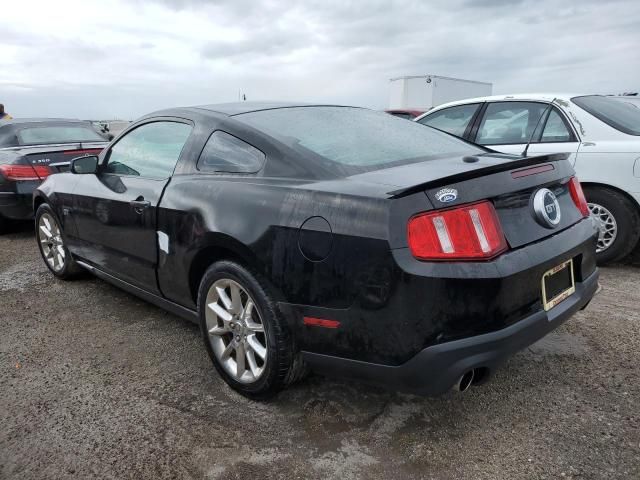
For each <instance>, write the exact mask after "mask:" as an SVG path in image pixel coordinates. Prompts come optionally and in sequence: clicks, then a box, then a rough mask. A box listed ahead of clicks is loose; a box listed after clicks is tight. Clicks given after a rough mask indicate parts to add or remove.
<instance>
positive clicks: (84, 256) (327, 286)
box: [34, 103, 598, 398]
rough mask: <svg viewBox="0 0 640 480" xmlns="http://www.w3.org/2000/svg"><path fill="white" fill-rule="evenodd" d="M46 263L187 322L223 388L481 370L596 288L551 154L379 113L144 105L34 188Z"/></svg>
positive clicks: (562, 174) (431, 378)
mask: <svg viewBox="0 0 640 480" xmlns="http://www.w3.org/2000/svg"><path fill="white" fill-rule="evenodd" d="M34 207H35V208H36V209H37V214H36V228H37V239H38V244H39V246H40V249H41V252H42V256H43V258H44V260H45V262H46V264H47V266H48V267H49V269H50V270H51V271H52V272H53V274H54V275H56V276H58V277H61V278H68V277H69V276H71V275H73V274H75V273H77V272H78V270H80V269H87V270H89V271H91V272H93V273H94V274H95V275H97V276H99V277H101V278H103V279H105V280H108V281H110V282H112V283H114V284H116V285H118V286H120V287H122V288H124V289H126V290H128V291H130V292H133V293H135V294H137V295H139V296H141V297H143V298H145V299H147V300H149V301H151V302H153V303H155V304H157V305H160V306H162V307H164V308H166V309H167V310H170V311H172V312H174V313H176V314H179V315H182V316H184V317H186V318H188V319H191V320H193V321H196V322H199V324H200V326H201V330H202V333H203V337H204V343H205V345H206V348H207V350H208V352H209V355H210V356H211V359H212V360H213V364H214V365H215V367H216V368H217V370H218V371H219V372H220V374H221V375H222V377H223V378H224V380H225V381H226V382H227V383H228V384H229V385H230V386H231V387H233V388H234V389H236V390H238V391H240V392H241V393H243V394H245V395H247V396H249V397H252V398H263V397H266V396H269V395H271V394H273V393H275V392H277V391H278V390H279V389H281V388H283V387H285V386H286V385H287V384H289V383H291V382H292V381H294V380H295V379H297V378H299V377H300V376H301V375H302V374H303V373H304V372H305V371H306V370H307V369H309V368H310V369H312V370H316V371H320V372H325V373H332V374H337V375H342V376H349V377H353V378H356V379H360V380H363V381H368V382H376V383H380V384H383V385H386V386H388V387H391V388H395V389H399V390H405V391H411V392H416V393H422V394H439V393H442V392H444V391H446V390H448V389H450V388H451V387H454V386H458V388H460V389H463V390H464V389H466V388H467V387H468V386H469V385H471V384H476V383H481V382H482V381H484V380H485V379H486V378H487V377H488V375H489V374H490V373H491V372H492V371H493V370H494V369H495V368H496V367H497V366H498V365H499V364H500V363H501V362H502V361H503V360H504V359H505V358H506V357H507V356H509V355H510V354H513V353H514V352H516V351H518V350H520V349H522V348H524V347H526V346H527V345H529V344H531V343H532V342H534V341H536V340H537V339H539V338H540V337H542V336H543V335H545V334H546V333H547V332H549V331H550V330H553V329H554V328H556V327H557V326H558V325H560V324H561V323H562V322H564V321H565V320H567V319H568V318H569V317H570V316H571V315H572V314H573V313H575V312H576V311H577V310H579V309H581V308H584V307H585V306H586V304H587V303H588V302H589V301H590V299H591V297H592V296H593V295H594V293H595V292H596V288H597V284H598V272H597V269H596V266H595V259H594V252H595V242H596V230H595V228H594V225H593V223H592V221H591V220H590V219H589V218H588V208H587V205H586V202H585V199H584V195H583V194H582V190H581V188H580V184H579V182H578V181H577V180H576V178H575V177H574V172H573V170H572V167H571V165H570V164H569V162H567V161H566V160H565V156H564V155H547V156H542V157H535V158H519V157H514V156H508V155H503V154H498V153H494V152H491V151H488V150H483V149H482V148H480V147H476V146H473V145H471V144H467V143H465V142H463V141H461V140H458V139H456V138H454V137H451V136H449V135H447V134H444V133H441V132H438V131H436V130H433V129H431V128H425V127H424V126H422V125H417V124H412V123H409V122H406V121H404V120H401V119H397V118H394V117H392V116H390V115H387V114H385V113H379V112H373V111H370V110H366V109H360V108H351V107H336V106H311V105H282V104H251V103H241V104H227V105H213V106H205V107H197V108H181V109H171V110H166V111H162V112H157V113H154V114H151V115H148V116H146V117H143V118H142V119H141V120H139V121H137V122H136V123H134V124H132V125H131V126H130V127H129V128H128V129H127V130H126V131H125V132H123V134H121V135H120V136H119V137H118V138H116V139H115V140H114V141H113V142H112V143H111V144H110V145H109V147H108V148H106V149H105V150H104V151H103V152H102V153H101V154H100V156H99V157H96V156H86V157H81V158H77V159H74V160H73V162H72V164H71V172H70V173H63V174H59V175H54V176H52V177H50V178H49V179H47V181H45V182H44V183H43V184H42V185H41V186H40V187H39V188H38V190H37V191H36V192H35V194H34Z"/></svg>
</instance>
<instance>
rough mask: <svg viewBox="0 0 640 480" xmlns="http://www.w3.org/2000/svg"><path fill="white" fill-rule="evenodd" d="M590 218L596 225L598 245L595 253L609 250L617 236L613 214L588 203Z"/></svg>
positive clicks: (616, 226) (616, 225) (601, 207)
mask: <svg viewBox="0 0 640 480" xmlns="http://www.w3.org/2000/svg"><path fill="white" fill-rule="evenodd" d="M589 211H590V212H591V216H592V217H593V219H594V220H595V221H596V224H597V225H598V245H597V246H596V253H600V252H604V251H605V250H606V249H607V248H609V247H610V246H611V245H612V244H613V242H615V241H616V237H617V236H618V224H617V223H616V219H615V217H614V216H613V214H612V213H611V212H610V211H609V210H607V209H606V208H604V207H603V206H602V205H598V204H597V203H589Z"/></svg>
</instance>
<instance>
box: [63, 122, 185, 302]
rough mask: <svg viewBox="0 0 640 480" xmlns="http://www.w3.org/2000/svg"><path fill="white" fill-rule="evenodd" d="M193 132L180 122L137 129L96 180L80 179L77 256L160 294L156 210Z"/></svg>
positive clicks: (112, 152)
mask: <svg viewBox="0 0 640 480" xmlns="http://www.w3.org/2000/svg"><path fill="white" fill-rule="evenodd" d="M191 130H192V125H191V124H190V123H188V122H186V121H182V120H178V119H163V120H153V121H149V122H147V123H143V124H141V125H138V126H137V127H135V128H134V129H132V130H130V131H129V132H128V133H126V134H125V135H124V136H122V137H121V138H120V139H119V140H118V141H117V142H116V143H115V144H114V145H112V146H111V147H109V149H108V150H107V151H106V152H105V154H104V157H103V161H102V163H101V165H100V168H99V171H98V173H97V174H96V175H82V176H81V179H80V181H79V182H78V184H77V185H76V188H75V190H74V206H73V217H74V220H75V223H76V227H77V235H78V246H77V255H78V256H80V257H82V258H83V259H86V260H87V261H88V262H90V263H92V264H93V265H95V266H96V267H98V268H99V269H101V270H103V271H105V272H107V273H110V274H113V275H115V276H117V277H118V278H120V279H121V280H124V281H127V282H129V283H131V284H133V285H136V286H138V287H140V288H143V289H145V290H147V291H149V292H152V293H159V290H158V284H157V280H156V264H157V258H158V250H157V245H158V242H157V234H156V222H157V218H156V217H157V209H158V205H159V202H160V199H161V197H162V194H163V191H164V189H165V187H166V185H167V183H168V182H169V179H170V178H171V175H172V173H173V171H174V168H175V166H176V163H177V162H178V159H179V157H180V154H181V152H182V149H183V147H184V145H185V143H186V141H187V139H188V138H189V135H190V133H191Z"/></svg>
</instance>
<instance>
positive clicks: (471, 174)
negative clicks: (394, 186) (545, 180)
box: [387, 153, 571, 198]
mask: <svg viewBox="0 0 640 480" xmlns="http://www.w3.org/2000/svg"><path fill="white" fill-rule="evenodd" d="M570 155H571V154H570V153H551V154H547V155H539V156H535V157H525V158H518V159H516V160H511V161H505V162H504V163H500V164H498V165H489V166H487V167H481V168H476V169H473V170H468V171H466V172H461V173H456V174H454V175H449V176H446V177H441V178H438V179H436V180H430V181H428V182H424V183H419V184H417V185H413V186H411V187H406V188H401V189H399V190H393V191H391V192H387V195H389V198H402V197H406V196H407V195H411V194H413V193H416V192H421V191H424V190H429V189H431V188H435V187H439V186H442V185H447V184H450V183H457V182H462V181H464V180H470V179H472V178H477V177H482V176H485V175H491V174H493V173H498V172H504V171H507V170H512V169H518V168H524V167H529V166H532V165H538V164H541V163H549V162H558V161H561V160H566V159H567V158H569V156H570ZM476 156H477V157H478V159H479V160H480V159H481V158H482V155H476Z"/></svg>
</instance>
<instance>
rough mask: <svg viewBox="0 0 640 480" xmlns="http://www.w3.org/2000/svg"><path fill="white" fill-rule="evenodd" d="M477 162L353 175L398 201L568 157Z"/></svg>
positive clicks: (450, 160)
mask: <svg viewBox="0 0 640 480" xmlns="http://www.w3.org/2000/svg"><path fill="white" fill-rule="evenodd" d="M471 157H475V158H477V159H478V160H477V161H474V160H473V159H472V158H471V159H469V158H468V157H461V156H450V157H442V158H437V159H431V160H428V161H424V162H418V163H411V164H407V165H400V166H397V167H391V168H385V169H382V170H374V171H372V172H366V173H361V174H358V175H353V176H351V177H350V178H351V179H352V180H357V181H360V182H367V183H376V184H379V185H388V186H389V191H388V194H389V195H390V196H392V197H400V196H404V195H408V194H411V193H414V192H416V191H419V190H425V189H427V188H432V187H434V186H437V185H441V184H446V183H452V182H458V181H461V180H468V179H470V178H474V177H479V176H483V175H490V174H492V173H495V172H500V171H504V170H509V169H512V168H520V167H526V166H528V165H535V164H538V163H545V162H552V161H558V160H565V159H566V158H568V154H565V153H560V154H552V155H540V156H535V157H521V156H517V155H507V154H500V153H482V154H476V155H473V156H471Z"/></svg>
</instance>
